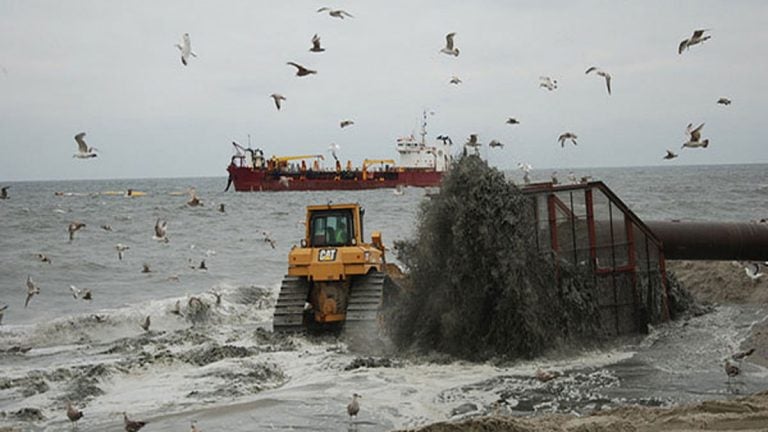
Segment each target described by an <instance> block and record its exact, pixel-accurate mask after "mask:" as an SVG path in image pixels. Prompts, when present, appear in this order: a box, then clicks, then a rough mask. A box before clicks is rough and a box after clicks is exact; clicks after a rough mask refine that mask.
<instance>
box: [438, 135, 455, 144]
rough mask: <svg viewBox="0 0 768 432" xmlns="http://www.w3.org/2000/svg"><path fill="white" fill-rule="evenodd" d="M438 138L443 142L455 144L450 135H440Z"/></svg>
mask: <svg viewBox="0 0 768 432" xmlns="http://www.w3.org/2000/svg"><path fill="white" fill-rule="evenodd" d="M436 139H438V140H440V141H442V142H443V144H448V145H453V141H452V140H451V137H449V136H448V135H438V136H437V138H436Z"/></svg>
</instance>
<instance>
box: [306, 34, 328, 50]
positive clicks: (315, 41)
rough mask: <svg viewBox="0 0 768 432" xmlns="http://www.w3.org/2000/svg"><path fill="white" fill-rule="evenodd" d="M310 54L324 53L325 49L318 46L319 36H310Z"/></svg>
mask: <svg viewBox="0 0 768 432" xmlns="http://www.w3.org/2000/svg"><path fill="white" fill-rule="evenodd" d="M309 50H310V51H312V52H323V51H325V48H323V47H321V46H320V36H318V35H317V33H315V35H314V36H312V48H310V49H309Z"/></svg>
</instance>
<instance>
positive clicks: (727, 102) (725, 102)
mask: <svg viewBox="0 0 768 432" xmlns="http://www.w3.org/2000/svg"><path fill="white" fill-rule="evenodd" d="M717 103H719V104H720V105H726V106H728V105H730V104H731V100H730V99H728V98H724V97H721V98H720V99H718V100H717Z"/></svg>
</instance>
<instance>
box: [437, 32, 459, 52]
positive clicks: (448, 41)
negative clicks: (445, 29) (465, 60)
mask: <svg viewBox="0 0 768 432" xmlns="http://www.w3.org/2000/svg"><path fill="white" fill-rule="evenodd" d="M454 36H456V32H452V33H448V34H447V35H445V47H443V49H441V50H440V52H441V53H443V54H448V55H452V56H454V57H458V56H459V49H458V48H456V47H454V46H453V37H454Z"/></svg>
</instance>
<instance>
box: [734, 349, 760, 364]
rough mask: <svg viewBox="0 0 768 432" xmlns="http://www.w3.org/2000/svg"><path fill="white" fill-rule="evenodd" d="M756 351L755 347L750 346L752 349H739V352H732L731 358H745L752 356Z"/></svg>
mask: <svg viewBox="0 0 768 432" xmlns="http://www.w3.org/2000/svg"><path fill="white" fill-rule="evenodd" d="M754 353H755V349H754V348H750V349H748V350H746V351H739V352H737V353H734V354H732V355H731V358H732V359H734V360H736V361H739V360H744V359H745V358H747V357H749V356H751V355H752V354H754Z"/></svg>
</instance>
